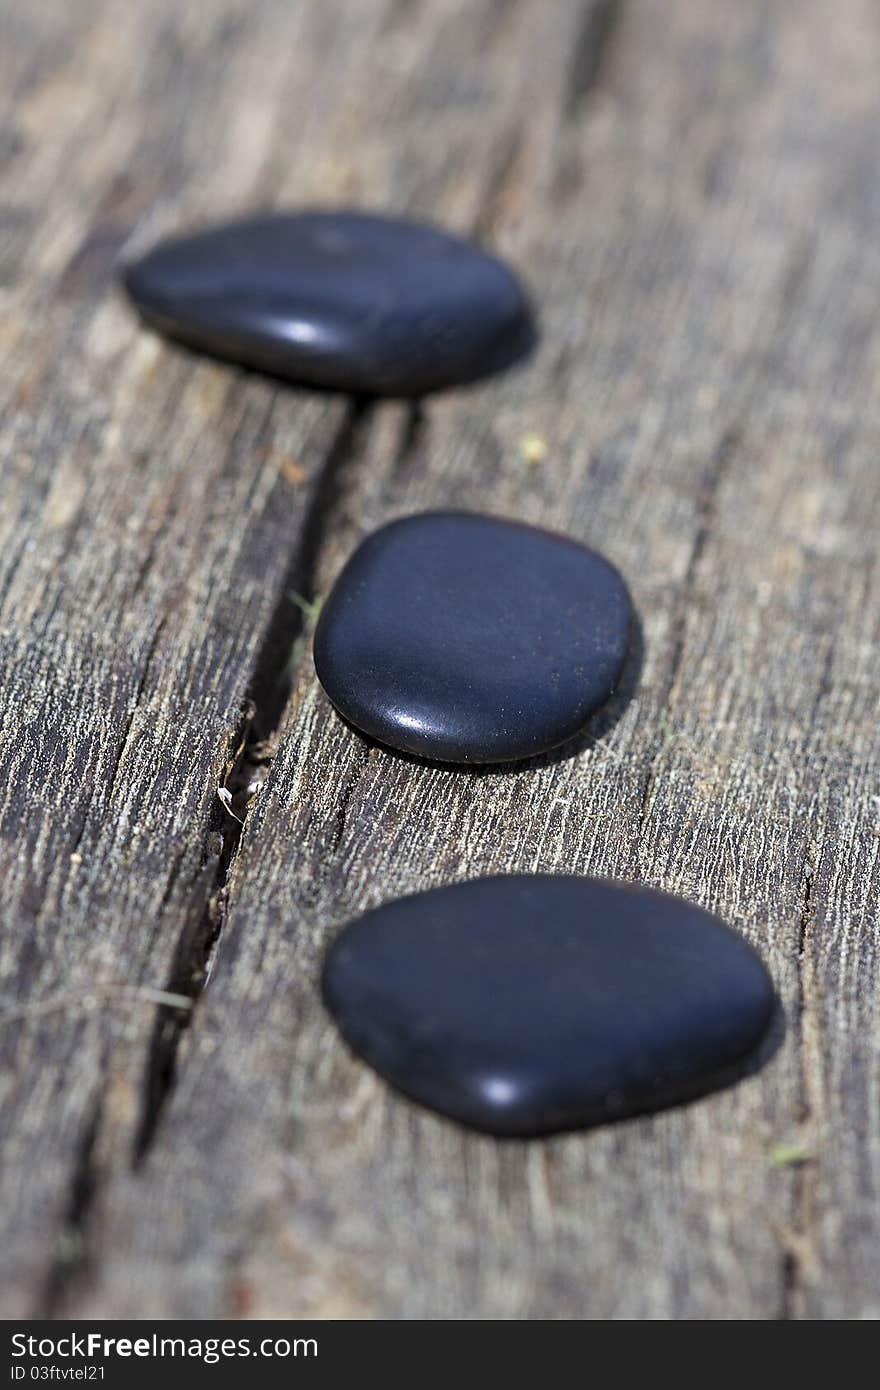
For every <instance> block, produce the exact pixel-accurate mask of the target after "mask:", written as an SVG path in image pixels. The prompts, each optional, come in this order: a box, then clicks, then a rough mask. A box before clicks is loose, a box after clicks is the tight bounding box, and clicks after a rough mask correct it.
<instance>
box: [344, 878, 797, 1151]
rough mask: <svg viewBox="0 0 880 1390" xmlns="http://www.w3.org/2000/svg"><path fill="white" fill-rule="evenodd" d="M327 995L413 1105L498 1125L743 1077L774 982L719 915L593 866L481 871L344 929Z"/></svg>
mask: <svg viewBox="0 0 880 1390" xmlns="http://www.w3.org/2000/svg"><path fill="white" fill-rule="evenodd" d="M323 992H324V1000H325V1003H326V1005H327V1007H328V1009H329V1010H330V1012H331V1013H332V1015H333V1017H334V1018H335V1020H336V1022H337V1023H338V1025H339V1028H340V1029H341V1031H342V1034H343V1036H344V1037H345V1039H346V1040H347V1042H348V1043H349V1045H350V1046H351V1047H352V1048H353V1050H354V1051H355V1052H356V1053H358V1054H359V1055H360V1056H361V1057H363V1058H364V1059H365V1060H366V1061H367V1062H369V1063H370V1065H371V1066H372V1067H374V1068H375V1069H376V1071H378V1072H379V1073H380V1074H381V1075H382V1076H383V1077H385V1078H386V1079H387V1080H388V1081H390V1082H391V1083H392V1085H394V1086H396V1087H397V1088H398V1089H399V1090H401V1091H403V1092H404V1093H405V1094H406V1095H408V1096H410V1097H411V1098H412V1099H413V1100H416V1101H419V1102H420V1103H421V1104H423V1105H427V1106H429V1107H430V1108H431V1109H433V1110H438V1111H440V1112H441V1113H442V1114H444V1115H449V1116H451V1117H452V1118H453V1119H455V1120H458V1121H460V1122H461V1123H462V1124H466V1125H470V1126H472V1127H474V1128H476V1129H480V1130H485V1131H487V1132H488V1133H490V1134H498V1135H519V1136H521V1137H528V1136H531V1135H538V1134H549V1133H553V1132H555V1131H559V1130H567V1129H576V1128H582V1127H586V1126H590V1125H595V1124H601V1123H603V1122H605V1121H608V1120H617V1119H622V1118H624V1117H625V1116H629V1115H635V1114H640V1113H644V1112H647V1111H652V1110H658V1109H661V1108H663V1107H665V1106H669V1105H674V1104H675V1103H677V1102H679V1101H682V1100H687V1099H691V1098H693V1097H694V1096H696V1095H700V1094H704V1093H705V1092H707V1091H708V1090H711V1089H714V1088H716V1087H717V1086H719V1085H723V1084H726V1083H728V1082H729V1081H731V1080H732V1079H735V1077H736V1076H737V1075H741V1074H742V1063H743V1060H744V1059H747V1058H750V1057H751V1056H752V1055H753V1054H754V1051H755V1049H756V1048H757V1046H758V1044H759V1043H760V1042H761V1040H762V1038H763V1036H764V1035H765V1033H766V1031H767V1029H768V1026H769V1024H770V1022H771V1020H772V1018H773V1016H774V1014H775V1008H776V999H775V994H774V991H773V986H772V984H771V981H770V978H769V976H768V974H767V971H766V970H765V968H764V966H763V964H762V963H761V961H760V959H759V957H758V956H757V955H756V953H755V952H754V951H753V950H752V949H751V947H750V946H749V945H748V944H747V943H746V942H745V941H744V940H743V939H742V938H741V937H739V936H738V935H737V934H736V933H735V932H733V931H732V930H731V929H730V928H729V927H727V926H725V925H724V923H723V922H720V921H719V920H718V919H717V918H716V917H712V916H710V915H709V914H708V913H707V912H704V911H702V910H701V909H700V908H697V907H694V906H692V905H691V904H689V903H686V902H682V901H681V900H680V899H678V898H673V897H670V896H668V895H667V894H662V893H657V892H653V891H651V890H648V889H644V888H633V887H630V886H628V885H625V884H620V883H611V882H607V881H606V882H603V881H602V880H596V879H584V878H564V877H559V878H555V877H549V876H547V877H544V876H525V875H524V876H521V877H509V878H486V879H477V880H474V881H472V882H469V883H460V884H456V885H454V886H452V887H449V888H441V889H437V890H434V891H432V892H427V893H418V894H415V895H414V896H412V897H408V898H401V899H399V900H398V901H397V902H391V903H387V904H385V905H384V906H383V907H380V908H377V909H376V910H375V911H373V912H368V913H367V914H366V916H364V917H362V918H360V920H358V921H356V922H354V923H353V924H352V925H350V926H348V927H346V928H345V929H344V930H343V932H342V933H341V934H340V936H339V937H338V939H337V941H336V943H335V945H334V946H333V947H332V949H331V950H330V952H329V954H328V956H327V960H326V962H325V966H324V975H323Z"/></svg>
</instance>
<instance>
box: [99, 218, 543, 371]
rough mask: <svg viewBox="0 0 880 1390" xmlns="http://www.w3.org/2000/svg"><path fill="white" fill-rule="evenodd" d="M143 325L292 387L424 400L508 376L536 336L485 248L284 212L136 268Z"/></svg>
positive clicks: (185, 241)
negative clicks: (486, 378)
mask: <svg viewBox="0 0 880 1390" xmlns="http://www.w3.org/2000/svg"><path fill="white" fill-rule="evenodd" d="M125 283H126V286H127V288H128V292H129V294H130V295H131V297H132V299H133V300H134V302H135V304H136V305H137V307H138V309H139V310H140V312H141V315H142V316H143V318H144V319H145V320H146V321H147V323H149V324H150V325H152V326H153V327H154V328H157V329H158V330H159V331H160V332H162V333H166V334H168V335H169V336H170V337H172V338H175V339H177V340H179V341H180V342H183V343H186V344H187V345H188V346H190V347H193V348H196V349H198V350H200V351H203V352H208V353H211V354H212V355H214V356H217V357H222V358H225V359H227V360H229V361H233V362H239V363H241V364H242V365H244V366H246V367H253V368H256V369H257V370H259V371H265V372H270V373H272V374H273V375H276V376H281V377H285V378H287V379H288V380H291V381H295V382H300V383H304V384H310V385H313V386H317V387H322V388H327V389H329V390H334V391H346V392H352V393H357V394H366V395H380V396H420V395H423V394H424V393H426V392H429V391H437V390H440V389H442V388H444V387H448V386H454V385H458V384H460V383H463V382H469V381H473V380H475V379H477V378H478V377H482V376H486V375H488V374H489V373H491V372H495V371H498V370H500V369H501V368H502V367H506V366H508V365H509V364H510V363H511V362H514V361H515V360H516V359H517V358H518V357H521V356H522V355H523V354H524V353H525V352H527V351H528V349H529V347H530V346H531V345H532V342H533V340H534V328H533V323H532V318H531V314H530V311H529V306H528V303H527V300H526V297H525V295H524V293H523V291H522V289H521V287H520V285H519V283H518V281H517V280H516V278H515V277H514V276H513V275H512V274H511V272H510V271H509V270H508V269H507V268H506V266H504V265H502V263H501V262H500V261H498V260H496V259H495V258H494V257H493V256H490V255H488V254H487V253H486V252H484V251H482V250H481V249H480V248H479V247H478V246H476V245H474V244H472V243H470V242H466V241H462V240H460V239H459V238H458V237H454V236H450V235H448V234H447V233H445V232H441V231H437V230H435V229H434V228H432V227H426V226H422V225H421V224H419V223H412V222H401V221H394V220H391V219H389V218H384V217H374V216H369V215H367V214H365V213H359V212H310V213H299V214H280V213H278V214H274V215H267V216H262V217H254V218H250V219H248V220H246V221H240V222H232V223H230V224H228V225H226V226H221V227H214V228H211V229H209V230H207V231H202V232H197V233H195V234H193V235H191V236H183V237H178V238H175V239H173V240H170V241H166V242H163V243H162V244H160V245H159V246H157V247H156V248H155V249H154V250H152V251H150V252H148V253H147V255H146V256H144V257H143V259H142V260H140V261H138V262H136V263H135V264H134V265H132V266H130V267H129V268H128V270H127V272H126V275H125Z"/></svg>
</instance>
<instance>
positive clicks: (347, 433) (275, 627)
mask: <svg viewBox="0 0 880 1390" xmlns="http://www.w3.org/2000/svg"><path fill="white" fill-rule="evenodd" d="M369 411H370V407H369V405H368V404H367V403H366V402H364V401H361V400H356V399H353V400H352V401H351V402H350V404H349V406H348V408H347V410H346V413H345V416H344V418H343V420H342V423H341V425H340V427H339V430H338V432H337V434H336V437H335V439H334V440H333V442H332V444H331V446H330V449H329V451H328V453H327V455H326V457H325V459H324V463H323V465H322V467H321V469H320V470H319V473H318V476H317V479H316V481H315V484H314V487H313V491H312V495H311V498H310V501H309V505H308V510H307V512H306V516H305V518H304V522H303V527H302V530H301V531H300V532H299V533H298V534H297V540H296V544H295V545H294V546H293V548H292V551H291V557H290V562H289V564H288V567H287V570H286V572H285V575H284V578H283V580H282V583H281V586H280V590H279V596H278V601H277V603H276V605H275V609H274V612H273V613H272V615H271V617H270V619H269V622H268V624H267V627H266V632H265V636H264V638H263V642H262V644H261V646H260V648H259V650H258V652H257V654H256V659H255V662H254V667H253V674H252V676H251V680H250V683H249V685H250V691H251V699H250V700H249V701H248V702H247V705H246V707H245V708H244V710H243V711H242V717H241V720H240V721H239V724H238V725H237V727H236V729H235V731H234V733H233V736H232V738H231V739H230V743H229V747H230V749H231V750H232V752H231V757H230V758H229V759H228V760H227V764H226V776H225V781H224V785H226V786H229V785H231V786H232V787H234V788H235V795H234V797H233V801H232V804H231V805H230V806H228V807H226V806H224V807H222V808H221V806H220V805H218V806H217V807H216V808H215V810H214V813H213V815H212V817H211V823H210V825H209V828H208V834H207V837H206V846H208V847H209V846H210V844H211V843H212V841H213V840H215V839H216V837H217V836H218V835H219V836H220V848H219V852H217V853H214V854H212V853H211V850H210V848H208V849H207V851H206V869H207V871H208V877H209V878H210V879H211V880H212V881H211V883H210V886H209V887H208V890H207V893H205V887H204V884H205V872H204V871H203V874H202V876H201V877H200V880H199V883H198V885H197V888H196V892H195V900H194V904H193V907H192V909H191V911H190V912H189V913H188V914H187V918H186V920H185V922H184V926H183V929H182V931H181V933H180V935H179V938H178V942H177V947H176V950H175V954H174V962H173V965H172V968H171V972H170V976H169V978H168V980H167V982H166V985H165V989H166V990H167V991H168V993H170V994H174V995H181V996H184V997H186V998H188V999H190V1000H191V1001H192V1008H190V1009H189V1010H186V1011H185V1010H182V1009H180V1008H178V1007H176V1006H174V1005H160V1006H159V1008H158V1010H157V1015H156V1022H155V1026H154V1029H153V1037H152V1042H151V1045H150V1049H149V1055H148V1058H147V1064H146V1068H145V1075H144V1080H143V1084H142V1091H141V1095H142V1110H141V1118H140V1123H139V1126H138V1130H137V1134H136V1137H135V1142H134V1150H133V1165H134V1167H135V1168H136V1169H137V1168H138V1167H140V1166H141V1164H142V1163H143V1162H144V1160H145V1159H146V1157H147V1155H148V1153H149V1151H150V1149H151V1147H152V1144H153V1141H154V1139H155V1136H156V1131H157V1129H158V1126H159V1123H160V1121H161V1119H162V1115H163V1113H164V1111H165V1107H166V1105H167V1103H168V1100H169V1098H170V1095H171V1092H172V1090H173V1088H174V1084H175V1080H176V1075H177V1068H178V1061H179V1053H180V1048H181V1045H182V1042H183V1038H184V1034H185V1033H186V1031H187V1030H188V1029H189V1028H190V1026H191V1024H192V1021H193V1018H194V1016H195V1011H196V1007H197V1004H198V1001H199V999H200V997H201V995H202V994H203V993H204V990H205V988H206V986H207V983H208V979H209V976H210V973H211V969H212V966H213V963H214V960H215V959H216V956H217V950H218V947H219V943H220V941H221V938H222V935H223V930H224V927H225V924H226V921H227V918H228V915H229V908H230V881H231V878H232V874H233V870H234V865H235V861H236V858H237V856H238V854H239V852H240V849H241V844H242V839H243V836H244V833H245V828H246V826H247V822H248V815H249V811H250V807H251V804H252V802H251V797H250V794H249V791H248V785H247V784H248V782H249V777H248V776H246V775H244V770H245V769H253V767H254V765H255V764H261V765H262V766H263V768H266V767H268V766H270V765H271V762H272V758H273V757H274V752H275V741H276V737H277V734H278V731H279V728H280V726H281V722H282V719H283V716H284V711H285V709H286V708H287V704H288V701H289V699H290V696H291V693H292V689H293V682H294V678H295V675H296V670H295V664H294V663H293V662H292V661H291V653H292V652H294V651H295V650H297V648H298V644H299V641H300V638H301V637H302V635H303V632H304V629H305V625H306V622H307V612H308V610H309V607H310V606H311V605H312V604H313V602H314V585H315V574H316V570H317V564H318V558H319V555H320V551H321V547H322V544H323V541H324V537H325V535H326V532H327V527H328V523H329V519H330V517H331V515H332V514H333V511H334V508H335V505H336V502H337V500H338V494H339V488H340V475H341V472H342V470H343V468H344V467H345V466H346V465H347V464H348V463H349V462H350V461H351V460H352V458H354V457H356V455H357V453H358V451H359V448H360V444H361V440H362V435H363V431H364V429H365V426H366V424H367V421H368V419H369ZM353 785H354V783H352V790H353ZM346 810H347V801H345V800H343V802H342V803H341V805H340V818H341V819H340V821H339V824H338V826H337V832H336V833H337V835H338V837H339V838H340V839H341V835H342V828H343V826H344V822H345V814H346ZM337 843H338V841H337ZM212 865H213V874H212V875H211V872H210V870H211V866H212Z"/></svg>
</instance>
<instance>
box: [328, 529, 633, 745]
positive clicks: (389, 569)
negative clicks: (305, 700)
mask: <svg viewBox="0 0 880 1390" xmlns="http://www.w3.org/2000/svg"><path fill="white" fill-rule="evenodd" d="M630 622H631V606H630V601H629V596H628V594H627V590H626V586H625V584H624V582H623V580H622V579H621V577H620V575H619V574H618V573H617V571H616V570H615V569H614V568H613V567H612V566H611V565H610V564H609V563H608V561H607V560H604V559H603V558H602V557H601V556H600V555H597V554H596V553H595V552H594V551H592V550H587V549H585V547H583V546H581V545H578V544H577V543H576V542H574V541H571V540H567V539H566V538H565V537H563V536H556V535H553V534H551V533H550V532H548V531H539V530H537V529H536V528H535V527H532V526H523V525H520V524H519V523H517V522H511V521H500V520H497V519H495V518H493V517H486V516H475V515H471V514H469V513H466V512H425V513H423V514H421V515H419V516H413V517H407V518H405V519H404V520H402V521H395V522H392V523H391V525H389V526H385V527H383V528H382V529H381V530H379V531H376V532H375V533H374V534H373V535H372V536H369V537H368V538H367V540H365V541H364V542H363V544H362V545H361V546H360V547H359V548H358V550H356V551H355V553H354V555H353V556H352V557H351V559H350V560H349V562H348V564H347V565H346V567H345V568H344V570H343V571H342V574H341V575H340V576H339V579H338V580H337V582H336V584H335V586H334V588H333V590H332V592H331V593H330V595H329V597H328V599H327V601H326V603H325V604H324V608H323V611H322V614H321V618H320V621H319V623H318V627H317V631H316V633H315V666H316V668H317V672H318V676H319V677H320V680H321V684H322V685H323V686H324V689H325V690H326V691H327V694H328V695H329V696H330V699H331V700H332V701H333V703H334V705H335V706H336V708H337V709H338V710H339V712H340V713H341V714H342V715H343V717H344V718H345V719H347V720H348V721H349V722H350V723H351V724H353V725H354V726H355V728H357V729H360V730H361V732H362V733H365V734H367V735H368V736H369V737H371V738H374V739H377V740H378V741H379V742H380V743H386V744H389V745H390V746H391V747H392V748H396V749H399V750H400V751H402V752H405V753H413V754H416V755H418V756H420V757H424V758H430V759H435V760H438V761H441V762H456V763H472V762H473V763H488V762H501V761H505V760H508V759H514V758H528V757H531V756H533V755H534V754H537V753H542V752H545V751H546V750H547V749H550V748H554V747H556V746H557V745H558V744H561V743H564V742H566V741H567V740H568V739H570V738H572V737H573V736H574V735H575V734H577V733H579V732H580V730H581V729H582V728H583V726H584V724H585V723H586V721H587V720H588V718H589V717H590V715H591V714H592V713H593V712H594V711H595V710H596V709H597V708H599V706H601V705H602V704H604V702H605V701H606V700H607V699H608V696H609V695H610V694H611V692H612V690H613V689H614V686H615V684H616V682H617V680H618V678H619V676H620V673H621V670H622V667H623V664H624V660H625V657H626V651H627V644H628V638H629V629H630Z"/></svg>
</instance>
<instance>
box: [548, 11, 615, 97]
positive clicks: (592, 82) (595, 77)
mask: <svg viewBox="0 0 880 1390" xmlns="http://www.w3.org/2000/svg"><path fill="white" fill-rule="evenodd" d="M623 12H624V3H623V0H587V4H585V5H584V7H583V9H582V11H581V14H580V19H579V21H578V26H577V31H576V33H575V39H574V45H573V51H572V57H571V63H570V65H569V69H568V79H567V82H566V86H565V92H564V95H563V99H562V114H563V116H564V118H565V119H566V120H567V121H573V120H576V119H577V118H578V117H579V116H580V115H581V114H582V112H583V111H584V109H585V107H586V105H587V103H588V101H589V98H590V96H591V95H592V93H593V92H595V90H596V88H597V87H599V86H600V85H601V82H602V79H603V77H604V75H605V72H606V70H607V66H608V59H609V55H610V52H611V49H612V46H613V42H614V38H615V35H616V33H617V31H618V29H619V27H620V22H621V20H622V18H623Z"/></svg>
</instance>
